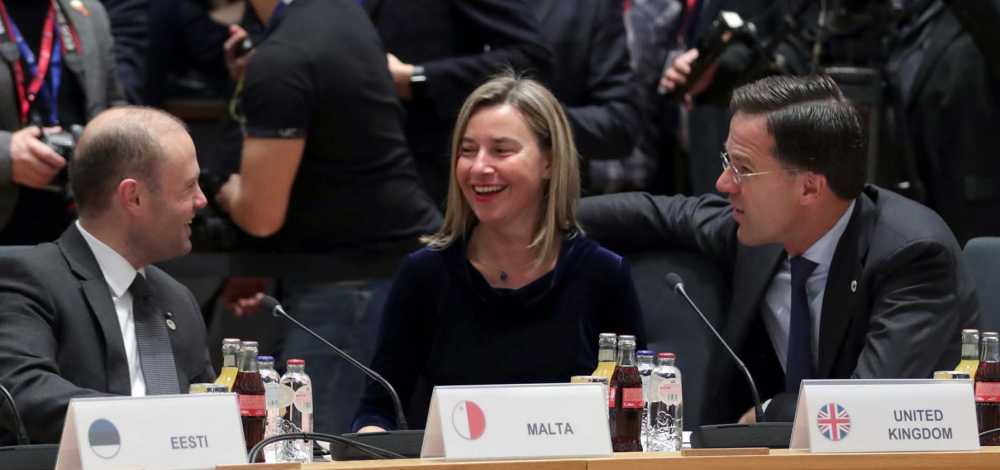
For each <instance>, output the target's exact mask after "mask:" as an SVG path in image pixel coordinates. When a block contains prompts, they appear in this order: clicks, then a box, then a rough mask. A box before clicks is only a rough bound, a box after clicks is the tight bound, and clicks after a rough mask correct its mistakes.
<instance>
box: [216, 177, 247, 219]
mask: <svg viewBox="0 0 1000 470" xmlns="http://www.w3.org/2000/svg"><path fill="white" fill-rule="evenodd" d="M242 187H243V180H242V179H241V178H240V175H239V173H233V174H232V175H230V176H229V181H226V184H224V185H222V189H220V190H219V194H216V195H215V202H217V203H219V208H220V209H222V210H224V211H226V212H227V213H231V212H232V211H233V204H234V203H235V202H236V198H237V197H239V193H240V190H241V189H242Z"/></svg>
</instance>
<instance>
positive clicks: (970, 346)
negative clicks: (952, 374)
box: [955, 330, 979, 377]
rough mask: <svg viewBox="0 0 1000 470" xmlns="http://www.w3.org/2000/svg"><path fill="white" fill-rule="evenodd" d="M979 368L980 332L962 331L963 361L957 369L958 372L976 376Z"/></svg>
mask: <svg viewBox="0 0 1000 470" xmlns="http://www.w3.org/2000/svg"><path fill="white" fill-rule="evenodd" d="M977 368H979V330H962V361H961V362H959V363H958V367H955V371H956V372H968V374H969V376H970V377H975V376H976V369H977Z"/></svg>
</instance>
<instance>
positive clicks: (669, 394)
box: [657, 379, 681, 405]
mask: <svg viewBox="0 0 1000 470" xmlns="http://www.w3.org/2000/svg"><path fill="white" fill-rule="evenodd" d="M657 394H658V395H659V397H660V401H662V402H663V403H666V404H668V405H676V404H679V403H680V402H681V384H680V382H677V380H676V379H673V380H671V381H670V382H663V383H661V384H660V389H659V390H657Z"/></svg>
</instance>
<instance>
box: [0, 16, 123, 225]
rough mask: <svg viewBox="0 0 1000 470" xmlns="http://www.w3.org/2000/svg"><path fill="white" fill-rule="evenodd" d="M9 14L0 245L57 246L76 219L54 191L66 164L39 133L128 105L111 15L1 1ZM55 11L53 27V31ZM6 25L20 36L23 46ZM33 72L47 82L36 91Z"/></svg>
mask: <svg viewBox="0 0 1000 470" xmlns="http://www.w3.org/2000/svg"><path fill="white" fill-rule="evenodd" d="M4 8H5V13H3V14H0V16H4V15H6V17H5V18H4V19H3V21H4V23H2V24H3V25H4V27H3V28H0V29H4V30H5V31H3V32H2V33H0V244H3V245H29V244H31V245H33V244H36V243H40V242H42V241H52V240H54V239H55V238H56V237H58V236H59V234H60V233H62V231H63V230H64V229H65V228H66V227H67V226H68V225H69V224H70V222H71V221H72V219H71V218H70V217H69V216H68V215H67V213H68V212H69V211H68V209H70V203H69V202H68V201H67V200H66V198H65V197H64V195H63V194H60V193H59V192H58V191H52V189H54V188H56V187H57V186H59V184H58V183H57V182H56V181H54V180H56V177H57V176H58V175H59V174H60V172H61V171H63V168H65V166H66V159H65V158H63V156H61V155H59V154H58V153H56V152H55V151H54V150H52V149H51V148H49V147H48V146H46V145H45V144H43V143H42V141H41V139H40V138H41V137H42V131H41V130H40V129H39V127H42V128H45V130H46V132H50V131H53V130H54V128H53V127H52V126H61V127H62V128H63V129H64V130H69V129H70V126H72V125H74V124H78V125H81V126H82V125H85V124H86V123H87V122H88V121H90V120H91V119H93V117H94V116H96V115H97V114H98V113H100V112H101V111H104V110H105V109H108V108H109V107H111V106H118V105H122V104H125V95H124V92H123V91H122V87H121V84H120V83H119V82H118V74H117V69H116V65H115V56H114V51H113V48H114V40H113V39H112V38H111V29H110V26H109V24H108V16H107V14H106V12H105V11H104V7H102V6H101V4H100V3H99V2H97V1H96V0H81V1H70V0H59V1H57V2H55V3H50V2H44V1H37V0H16V1H6V2H4ZM50 11H51V13H52V14H54V15H55V17H56V21H53V22H52V24H51V25H48V24H47V23H48V22H47V21H46V19H47V17H48V15H49V14H50ZM8 26H14V27H15V28H17V30H18V32H20V34H21V37H22V38H23V40H24V42H23V43H22V44H21V47H19V46H18V42H16V41H14V40H13V39H12V37H13V36H11V35H12V34H13V31H12V30H9V29H10V28H8ZM46 29H47V30H46ZM56 29H58V30H60V31H68V33H69V34H60V33H58V32H55V31H54V30H56ZM47 33H53V38H54V40H53V41H44V40H43V39H44V37H45V36H46V34H47ZM26 50H27V52H29V53H30V54H27V53H25V51H26ZM56 52H58V56H60V60H59V61H55V60H51V61H49V63H48V65H47V66H44V67H43V66H42V61H40V60H39V59H40V58H41V57H43V55H44V54H43V53H51V54H52V56H53V57H55V55H56V54H55V53H56ZM33 62H34V64H33ZM33 66H34V68H35V70H36V71H37V75H38V76H39V77H44V80H43V81H42V82H40V83H38V85H36V86H32V81H33V73H32V67H33ZM19 76H20V78H21V79H20V80H19V79H18V77H19ZM54 77H58V79H55V78H54ZM18 89H21V92H19V91H18ZM33 90H34V91H33ZM36 93H37V94H36ZM33 95H34V98H32V96H33ZM53 101H54V102H53Z"/></svg>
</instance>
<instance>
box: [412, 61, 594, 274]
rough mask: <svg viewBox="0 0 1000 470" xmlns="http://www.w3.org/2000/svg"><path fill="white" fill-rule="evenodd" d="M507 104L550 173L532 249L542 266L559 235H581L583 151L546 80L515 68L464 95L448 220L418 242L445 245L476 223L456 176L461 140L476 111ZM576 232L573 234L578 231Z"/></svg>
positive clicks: (454, 139) (453, 155)
mask: <svg viewBox="0 0 1000 470" xmlns="http://www.w3.org/2000/svg"><path fill="white" fill-rule="evenodd" d="M503 105H509V106H511V107H513V108H515V109H517V110H518V111H519V112H520V113H521V116H522V117H523V118H524V121H525V122H526V123H527V124H528V128H529V129H531V131H532V133H534V134H535V137H537V139H538V147H539V149H540V150H542V151H543V155H544V156H545V157H546V158H547V159H548V160H549V165H550V168H551V178H550V179H549V181H548V184H547V185H546V188H545V196H544V197H543V198H542V202H541V207H540V209H541V210H540V211H539V215H538V221H537V223H536V224H535V232H534V236H533V237H532V242H531V244H530V245H528V248H530V249H532V250H534V251H535V254H536V259H535V264H536V265H540V264H541V263H543V262H544V261H545V260H546V259H548V258H549V257H550V256H551V255H552V254H553V251H554V248H555V245H556V240H557V238H556V237H559V236H561V234H562V233H563V232H566V231H569V230H570V229H572V228H575V229H576V233H579V234H582V233H583V229H582V228H580V225H579V223H577V220H576V207H577V205H578V204H579V202H580V170H579V158H580V157H579V156H578V155H577V153H576V145H574V143H573V132H572V131H571V130H570V127H569V122H568V121H567V120H566V114H565V113H563V110H562V107H561V106H560V105H559V102H558V101H557V100H556V98H555V97H554V96H552V93H551V92H549V90H548V89H546V88H545V86H543V85H542V84H540V83H538V82H536V81H534V80H532V79H529V78H525V77H523V76H520V75H518V74H515V73H514V72H512V71H507V72H504V73H501V74H499V75H497V76H494V77H493V78H491V79H490V80H489V81H487V82H486V83H484V84H483V85H482V86H480V87H479V88H477V89H476V90H475V91H473V92H472V94H471V95H469V97H468V98H466V100H465V104H463V105H462V110H461V111H459V113H458V120H457V121H456V123H455V133H454V135H453V137H452V139H451V178H450V181H449V183H448V208H447V209H446V210H445V215H444V225H443V226H442V227H441V230H440V231H438V232H437V233H435V234H434V235H429V236H425V237H422V238H421V239H420V241H422V242H423V243H426V244H427V245H428V246H429V247H431V248H432V249H439V250H440V249H445V248H447V247H449V246H451V245H452V244H453V243H455V241H456V240H458V239H459V238H463V239H464V237H465V236H466V233H467V232H468V231H469V229H470V228H471V227H472V226H473V225H475V223H476V215H475V213H474V212H473V211H472V208H471V207H470V206H469V202H468V201H466V200H465V197H464V196H463V195H462V189H461V188H460V187H459V185H458V179H457V178H456V176H457V175H456V166H457V163H458V157H459V154H460V152H461V147H462V139H463V137H464V136H465V130H466V128H467V127H468V125H469V120H470V119H471V118H472V115H473V114H475V112H476V111H479V110H480V109H484V108H490V107H493V106H503ZM574 235H575V234H574Z"/></svg>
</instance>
